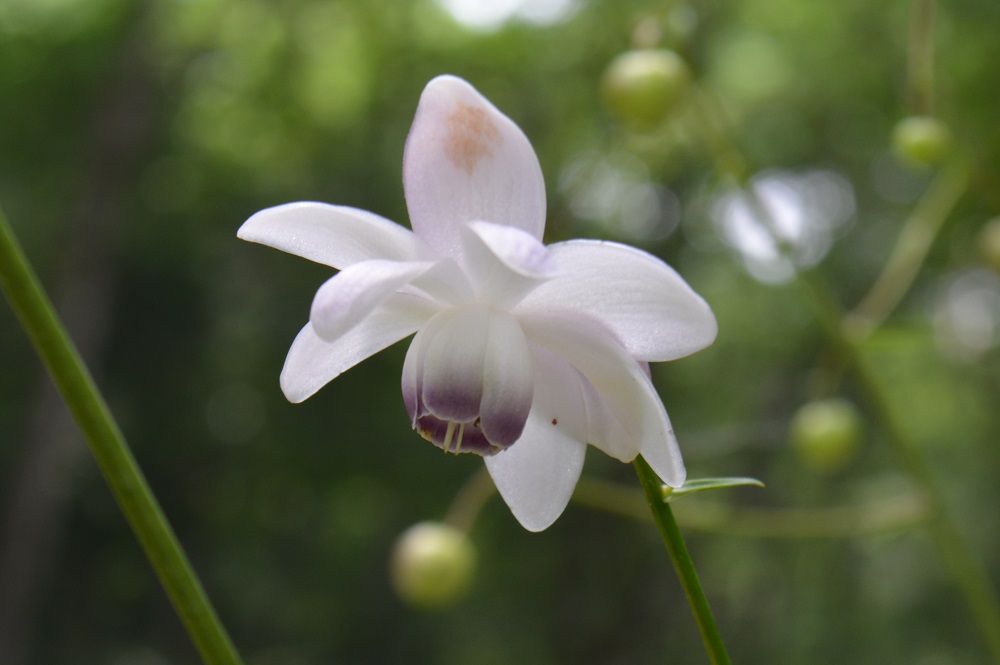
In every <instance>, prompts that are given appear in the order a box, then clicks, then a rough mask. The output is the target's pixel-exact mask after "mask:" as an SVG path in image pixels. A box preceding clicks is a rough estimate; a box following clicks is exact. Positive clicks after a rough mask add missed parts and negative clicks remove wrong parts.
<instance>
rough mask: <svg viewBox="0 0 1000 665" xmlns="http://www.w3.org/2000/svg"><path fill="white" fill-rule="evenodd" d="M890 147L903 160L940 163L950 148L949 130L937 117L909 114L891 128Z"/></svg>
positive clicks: (920, 163)
mask: <svg viewBox="0 0 1000 665" xmlns="http://www.w3.org/2000/svg"><path fill="white" fill-rule="evenodd" d="M892 147H893V150H895V151H896V154H897V155H898V156H899V158H900V159H901V160H902V161H904V162H907V163H909V164H913V165H916V166H933V165H935V164H938V163H940V162H941V160H942V159H944V157H945V156H946V155H947V154H948V151H949V150H950V149H951V131H949V129H948V126H947V125H946V124H944V123H943V122H941V121H940V120H938V119H937V118H931V117H929V116H920V115H913V116H909V117H907V118H903V119H902V120H900V121H899V122H897V123H896V126H895V127H894V128H893V130H892Z"/></svg>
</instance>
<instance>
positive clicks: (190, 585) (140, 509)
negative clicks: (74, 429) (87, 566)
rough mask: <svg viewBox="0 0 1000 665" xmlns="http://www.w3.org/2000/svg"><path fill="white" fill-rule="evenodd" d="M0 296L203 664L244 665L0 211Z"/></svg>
mask: <svg viewBox="0 0 1000 665" xmlns="http://www.w3.org/2000/svg"><path fill="white" fill-rule="evenodd" d="M0 290H2V291H3V292H4V294H5V295H6V296H7V299H8V300H9V301H10V304H11V307H12V308H13V309H14V313H15V314H16V315H17V317H18V319H19V320H20V321H21V325H22V326H23V327H24V329H25V331H27V333H28V336H29V337H30V338H31V341H32V343H33V344H34V345H35V349H36V350H37V351H38V354H39V355H40V356H41V357H42V360H43V361H44V362H45V365H46V366H47V367H48V370H49V373H50V374H51V375H52V379H53V380H54V381H55V383H56V386H57V387H58V388H59V391H60V393H61V394H62V396H63V399H64V400H65V401H66V404H67V405H68V406H69V408H70V411H72V413H73V417H74V418H75V419H76V421H77V424H78V425H79V426H80V429H81V430H82V431H83V434H84V436H85V437H86V439H87V442H88V444H89V445H90V450H91V452H92V453H93V454H94V457H95V458H96V459H97V464H98V466H99V467H100V469H101V472H102V473H103V474H104V478H105V480H107V482H108V485H110V487H111V491H112V493H113V494H114V495H115V498H116V499H117V501H118V505H119V506H121V509H122V511H123V512H124V513H125V517H126V518H127V519H128V522H129V524H130V525H131V526H132V530H133V532H135V535H136V537H137V538H138V539H139V542H140V543H141V544H142V547H143V549H144V550H145V552H146V556H147V557H148V558H149V561H150V563H152V565H153V568H154V569H155V570H156V573H157V575H159V577H160V581H161V582H162V584H163V586H164V588H165V589H166V591H167V594H168V595H169V596H170V599H171V601H172V602H173V604H174V607H175V608H176V610H177V613H178V614H179V615H180V617H181V620H182V621H183V622H184V625H185V627H186V628H187V631H188V634H189V635H190V636H191V639H192V640H193V641H194V643H195V646H196V647H197V649H198V651H199V652H200V653H201V657H202V659H203V660H204V662H205V663H206V664H208V665H236V664H239V663H242V661H241V660H240V657H239V655H238V654H237V653H236V649H235V648H234V647H233V644H232V641H231V640H230V639H229V636H228V635H227V634H226V631H225V629H224V628H223V627H222V624H221V623H220V622H219V619H218V617H217V616H216V614H215V610H214V609H213V608H212V605H211V603H210V602H209V600H208V597H207V596H206V595H205V591H204V589H203V588H202V586H201V583H200V582H199V581H198V578H197V577H196V576H195V574H194V571H193V570H192V568H191V564H190V563H189V562H188V560H187V557H186V556H185V554H184V551H183V550H182V549H181V546H180V544H179V543H178V541H177V537H176V536H175V535H174V533H173V530H172V529H171V528H170V525H169V524H168V523H167V520H166V517H165V516H164V515H163V511H162V510H161V509H160V506H159V504H158V503H157V502H156V499H155V498H154V497H153V493H152V491H151V490H150V489H149V485H148V484H147V483H146V479H145V478H144V477H143V475H142V472H141V471H140V470H139V467H138V465H137V464H136V461H135V458H134V457H133V456H132V453H131V452H130V451H129V448H128V445H127V444H126V443H125V439H124V437H122V434H121V431H120V430H119V429H118V425H117V424H116V423H115V421H114V418H113V417H112V416H111V412H110V411H109V410H108V406H107V404H106V403H105V401H104V399H103V397H102V396H101V394H100V392H99V391H98V389H97V386H96V385H95V384H94V380H93V378H91V376H90V373H89V372H88V371H87V368H86V367H85V366H84V364H83V361H82V360H81V359H80V356H79V353H77V351H76V348H75V347H74V346H73V343H72V342H71V341H70V339H69V336H68V335H67V334H66V331H65V329H64V328H63V326H62V323H61V322H60V321H59V318H58V316H57V315H56V313H55V310H54V309H53V307H52V303H51V302H50V301H49V299H48V297H47V296H46V295H45V292H44V291H43V289H42V287H41V284H40V283H39V281H38V277H37V276H36V275H35V273H34V271H33V270H32V268H31V266H30V264H29V263H28V260H27V258H26V257H25V255H24V251H23V250H22V249H21V246H20V244H19V243H18V241H17V238H16V237H15V236H14V232H13V230H12V229H11V227H10V224H9V223H8V222H7V218H6V216H4V214H3V211H2V210H0Z"/></svg>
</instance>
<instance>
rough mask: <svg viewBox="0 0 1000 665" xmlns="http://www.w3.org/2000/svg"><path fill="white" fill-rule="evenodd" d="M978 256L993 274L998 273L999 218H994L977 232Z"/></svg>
mask: <svg viewBox="0 0 1000 665" xmlns="http://www.w3.org/2000/svg"><path fill="white" fill-rule="evenodd" d="M978 240H979V255H980V256H982V257H983V261H985V262H986V265H988V266H989V267H990V268H991V269H992V270H993V272H996V273H1000V217H994V218H993V219H991V220H990V221H988V222H986V224H985V225H983V228H982V229H980V230H979V239H978Z"/></svg>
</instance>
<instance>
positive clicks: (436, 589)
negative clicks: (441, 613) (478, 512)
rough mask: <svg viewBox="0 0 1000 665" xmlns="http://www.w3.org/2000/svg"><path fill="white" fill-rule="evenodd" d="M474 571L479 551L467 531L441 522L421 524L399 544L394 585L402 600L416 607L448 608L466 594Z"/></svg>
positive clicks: (392, 572)
mask: <svg viewBox="0 0 1000 665" xmlns="http://www.w3.org/2000/svg"><path fill="white" fill-rule="evenodd" d="M475 569H476V550H475V548H474V547H473V546H472V542H471V541H470V540H469V538H468V536H467V535H466V534H465V532H464V531H461V530H460V529H456V528H454V527H451V526H448V525H447V524H441V523H438V522H421V523H420V524H415V525H414V526H412V527H410V528H409V529H407V530H406V531H405V532H404V533H403V535H402V536H401V537H400V538H399V540H398V541H396V547H395V550H394V551H393V555H392V563H391V574H392V585H393V588H394V589H395V590H396V593H397V594H399V596H400V598H402V599H403V600H404V601H406V602H407V603H409V604H410V605H413V606H414V607H419V608H421V609H432V608H440V607H446V606H448V605H451V604H453V603H455V602H456V601H458V600H459V599H460V598H461V597H462V596H463V595H465V592H466V591H467V590H468V588H469V585H470V583H471V582H472V577H473V574H474V573H475Z"/></svg>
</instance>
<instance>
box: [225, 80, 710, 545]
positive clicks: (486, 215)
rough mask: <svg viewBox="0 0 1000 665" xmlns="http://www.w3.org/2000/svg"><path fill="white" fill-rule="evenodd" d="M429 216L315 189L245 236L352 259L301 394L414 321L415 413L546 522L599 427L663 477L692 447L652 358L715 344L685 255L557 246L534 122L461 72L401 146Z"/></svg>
mask: <svg viewBox="0 0 1000 665" xmlns="http://www.w3.org/2000/svg"><path fill="white" fill-rule="evenodd" d="M403 188H404V192H405V194H406V203H407V207H408V208H409V213H410V222H411V224H412V226H413V231H410V230H408V229H406V228H404V227H402V226H399V225H397V224H395V223H393V222H390V221H388V220H386V219H384V218H382V217H379V216H377V215H374V214H372V213H370V212H365V211H363V210H357V209H355V208H348V207H344V206H334V205H328V204H324V203H312V202H300V203H290V204H287V205H282V206H277V207H274V208H268V209H267V210H262V211H261V212H259V213H257V214H255V215H254V216H253V217H251V218H250V219H248V220H247V221H246V223H245V224H243V226H242V228H240V231H239V237H240V238H243V239H244V240H249V241H252V242H259V243H263V244H265V245H270V246H271V247H276V248H277V249H281V250H283V251H286V252H291V253H292V254H297V255H299V256H302V257H304V258H307V259H310V260H312V261H317V262H319V263H323V264H325V265H328V266H331V267H333V268H336V269H338V270H339V271H340V272H338V273H337V274H336V275H334V276H333V277H331V278H330V279H329V280H328V281H327V282H326V283H325V284H323V286H321V287H320V289H319V291H318V292H317V293H316V297H315V299H314V300H313V304H312V311H311V312H310V317H309V323H307V324H306V326H305V327H304V328H303V329H302V331H301V332H300V333H299V335H298V337H296V339H295V341H294V342H293V343H292V348H291V349H290V350H289V352H288V358H287V360H286V361H285V367H284V369H283V370H282V372H281V388H282V390H283V391H284V393H285V395H286V396H287V397H288V399H289V400H290V401H292V402H300V401H302V400H304V399H306V398H307V397H309V396H310V395H312V394H313V393H315V392H316V391H317V390H319V389H320V388H321V387H322V386H323V385H325V384H326V383H327V382H329V381H330V380H332V379H334V378H335V377H337V376H338V375H340V374H341V373H342V372H344V371H345V370H347V369H348V368H350V367H352V366H354V365H355V364H357V363H359V362H361V361H362V360H364V359H365V358H367V357H369V356H371V355H373V354H374V353H376V352H378V351H380V350H382V349H384V348H386V347H387V346H389V345H391V344H393V343H395V342H397V341H399V340H401V339H403V338H404V337H407V336H408V335H411V334H413V333H416V336H415V337H414V338H413V341H412V342H411V343H410V348H409V351H407V354H406V361H405V363H404V364H403V382H402V383H403V400H404V402H405V403H406V410H407V412H408V413H409V415H410V420H411V422H412V424H413V427H414V428H415V429H416V430H417V431H418V432H419V433H420V434H421V436H423V437H424V438H425V439H427V440H429V441H431V442H433V443H434V444H435V445H437V446H440V447H442V448H444V450H445V451H447V452H453V453H457V452H474V453H478V454H480V455H482V456H483V457H484V458H485V461H486V466H487V468H488V469H489V472H490V475H491V476H492V477H493V480H494V481H495V483H496V486H497V489H498V490H499V492H500V494H501V496H503V498H504V500H505V501H506V502H507V505H509V506H510V508H511V511H513V513H514V516H515V517H516V518H517V519H518V521H520V522H521V524H522V525H524V527H525V528H527V529H529V530H532V531H540V530H542V529H545V528H546V527H548V526H549V525H550V524H552V522H554V521H555V520H556V518H557V517H559V515H560V514H561V513H562V511H563V509H564V508H565V507H566V504H567V503H568V502H569V499H570V495H571V494H572V492H573V488H574V487H575V485H576V482H577V480H578V478H579V476H580V471H581V469H582V467H583V458H584V453H585V451H586V447H587V444H588V443H589V444H591V445H593V446H596V447H597V448H600V449H601V450H603V451H604V452H605V453H607V454H608V455H611V456H612V457H615V458H617V459H620V460H622V461H624V462H629V461H631V460H632V459H634V458H635V456H636V455H637V454H641V455H642V456H643V457H644V458H645V459H646V461H647V462H649V464H650V466H652V467H653V469H654V470H655V471H656V473H657V474H658V475H659V476H660V478H662V479H663V481H664V482H665V483H666V484H668V485H671V486H674V487H678V486H680V485H682V484H683V483H684V476H685V472H684V464H683V461H682V460H681V455H680V451H679V449H678V447H677V441H676V439H675V438H674V434H673V430H672V428H671V426H670V421H669V420H668V418H667V413H666V411H665V410H664V408H663V404H662V403H661V401H660V398H659V396H658V395H657V392H656V390H655V389H654V387H653V384H652V382H651V381H650V379H649V375H648V366H647V365H646V363H647V362H651V361H663V360H673V359H676V358H680V357H682V356H686V355H688V354H690V353H693V352H695V351H698V350H699V349H702V348H704V347H705V346H707V345H709V344H711V343H712V341H713V340H714V339H715V334H716V322H715V317H714V316H713V315H712V312H711V310H710V309H709V307H708V305H707V304H706V303H705V301H704V300H702V299H701V298H700V297H699V296H698V295H697V294H696V293H695V292H694V291H693V290H692V289H691V288H690V287H689V286H688V285H687V283H685V282H684V280H683V279H681V277H680V276H678V275H677V273H676V272H674V270H673V269H671V268H670V267H669V266H667V265H666V264H665V263H663V262H662V261H660V260H659V259H657V258H655V257H653V256H651V255H649V254H647V253H645V252H642V251H640V250H638V249H634V248H632V247H627V246H625V245H620V244H617V243H612V242H600V241H593V240H570V241H568V242H559V243H555V244H552V245H549V246H545V245H543V244H542V242H541V238H542V231H543V229H544V226H545V183H544V180H543V179H542V173H541V169H540V167H539V165H538V159H537V157H536V156H535V152H534V150H533V149H532V147H531V144H530V143H529V142H528V139H527V138H526V137H525V136H524V134H523V133H522V132H521V130H520V129H519V128H518V127H517V125H515V124H514V123H513V122H512V121H511V120H510V119H509V118H507V117H506V116H505V115H503V114H502V113H501V112H500V111H498V110H497V109H496V108H495V107H494V106H493V105H492V104H490V102H489V101H487V100H486V99H485V98H484V97H483V96H482V95H480V94H479V93H478V92H477V91H476V90H475V89H474V88H473V87H472V86H470V85H469V84H468V83H466V82H465V81H463V80H461V79H459V78H456V77H454V76H440V77H438V78H435V79H434V80H433V81H431V82H430V83H429V84H428V85H427V87H426V88H425V89H424V92H423V94H422V96H421V98H420V104H419V106H418V108H417V114H416V118H415V119H414V121H413V127H412V128H411V129H410V135H409V138H408V139H407V142H406V150H405V153H404V157H403Z"/></svg>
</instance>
